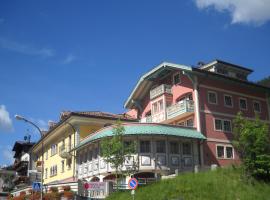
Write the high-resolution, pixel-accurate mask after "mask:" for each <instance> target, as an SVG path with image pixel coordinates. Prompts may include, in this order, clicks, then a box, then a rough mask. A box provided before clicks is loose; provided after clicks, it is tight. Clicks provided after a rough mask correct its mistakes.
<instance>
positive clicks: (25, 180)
mask: <svg viewBox="0 0 270 200" xmlns="http://www.w3.org/2000/svg"><path fill="white" fill-rule="evenodd" d="M29 182H30V179H29V177H28V176H16V177H15V178H14V179H13V183H14V184H15V185H28V184H29Z"/></svg>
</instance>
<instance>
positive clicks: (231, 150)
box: [226, 147, 233, 158]
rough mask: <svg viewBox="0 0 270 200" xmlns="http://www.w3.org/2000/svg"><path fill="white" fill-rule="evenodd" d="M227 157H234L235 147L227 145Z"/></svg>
mask: <svg viewBox="0 0 270 200" xmlns="http://www.w3.org/2000/svg"><path fill="white" fill-rule="evenodd" d="M226 158H233V148H232V147H226Z"/></svg>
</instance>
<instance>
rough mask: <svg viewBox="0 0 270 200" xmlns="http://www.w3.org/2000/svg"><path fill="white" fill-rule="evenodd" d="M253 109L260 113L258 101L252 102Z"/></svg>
mask: <svg viewBox="0 0 270 200" xmlns="http://www.w3.org/2000/svg"><path fill="white" fill-rule="evenodd" d="M253 108H254V111H255V112H261V104H260V102H258V101H254V102H253Z"/></svg>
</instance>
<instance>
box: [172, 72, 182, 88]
mask: <svg viewBox="0 0 270 200" xmlns="http://www.w3.org/2000/svg"><path fill="white" fill-rule="evenodd" d="M176 75H179V83H175V81H174V77H175V76H176ZM172 83H173V85H179V84H181V83H182V81H181V73H180V72H176V73H174V74H173V75H172Z"/></svg>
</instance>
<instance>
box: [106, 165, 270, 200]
mask: <svg viewBox="0 0 270 200" xmlns="http://www.w3.org/2000/svg"><path fill="white" fill-rule="evenodd" d="M241 177H242V176H241V170H240V169H233V168H227V169H218V170H216V171H208V172H201V173H198V174H194V173H186V174H182V175H179V176H178V177H176V178H175V179H170V180H162V181H160V182H158V183H155V184H152V185H149V186H145V187H140V188H138V189H137V190H136V194H135V200H139V199H145V200H152V199H153V200H209V199H210V200H211V199H213V200H225V199H226V200H270V184H266V183H262V182H257V181H252V183H250V182H247V181H244V180H243V179H242V178H241ZM107 200H132V197H131V194H130V191H126V192H116V193H114V194H112V195H111V196H109V197H108V198H107Z"/></svg>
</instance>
